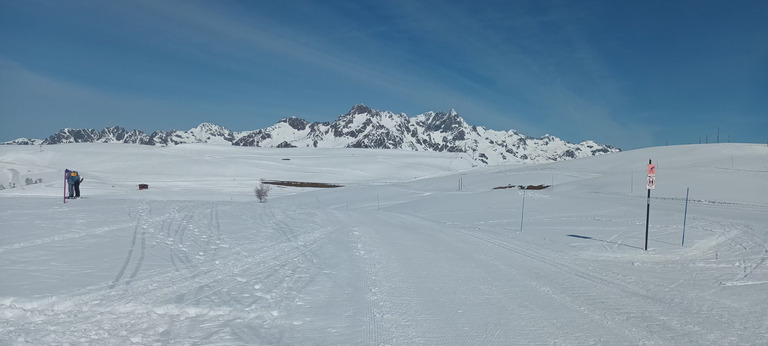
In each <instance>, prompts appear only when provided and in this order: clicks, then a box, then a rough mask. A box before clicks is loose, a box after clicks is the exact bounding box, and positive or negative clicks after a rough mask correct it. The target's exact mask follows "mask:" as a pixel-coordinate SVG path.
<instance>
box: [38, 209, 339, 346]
mask: <svg viewBox="0 0 768 346" xmlns="http://www.w3.org/2000/svg"><path fill="white" fill-rule="evenodd" d="M154 207H155V206H154V205H152V204H151V202H146V203H145V204H143V205H141V206H140V207H139V212H138V215H136V216H135V223H134V225H133V235H132V237H131V238H130V244H128V247H127V250H126V257H125V260H124V262H123V265H122V266H121V267H120V269H119V271H118V272H117V274H116V276H115V278H114V279H113V280H112V281H110V282H104V283H102V284H99V285H95V286H91V287H89V288H87V289H85V290H82V291H80V292H77V293H74V294H71V295H68V296H63V297H57V298H56V299H51V300H50V301H49V302H47V303H40V304H37V306H36V307H34V310H37V311H40V313H42V314H43V315H46V316H50V317H51V318H57V319H63V320H73V323H77V322H76V321H78V320H80V321H81V322H82V323H86V322H84V320H89V321H92V320H99V321H102V320H104V322H99V323H96V324H94V325H93V326H92V327H89V328H91V329H93V330H94V331H93V333H98V329H99V328H109V327H108V326H106V325H105V324H108V323H107V322H106V320H109V319H110V317H109V316H110V315H113V314H116V315H131V314H137V315H142V314H146V313H149V314H157V313H160V314H162V313H163V311H168V312H169V313H171V314H176V313H182V314H186V312H183V311H186V310H185V309H188V308H191V309H192V310H189V311H193V313H194V311H198V310H201V311H209V312H208V313H212V316H210V323H207V324H206V327H205V328H202V329H200V330H195V331H188V332H187V333H186V334H189V333H191V334H192V335H184V334H177V333H182V332H183V330H178V331H175V332H174V331H173V330H166V331H165V332H164V333H165V334H167V335H165V334H164V335H165V336H163V335H155V337H156V338H157V339H151V340H162V339H164V338H165V339H167V340H204V339H205V338H209V339H210V338H214V336H215V338H216V339H220V340H230V341H232V342H235V341H236V342H241V341H243V340H251V341H253V342H254V343H264V342H266V343H270V340H272V341H278V340H280V337H279V333H280V331H279V330H271V329H270V328H269V327H263V328H255V327H254V325H253V324H252V323H254V322H255V323H256V326H258V325H260V324H266V325H269V324H271V321H273V320H274V319H275V318H278V317H279V311H280V310H281V309H282V308H283V306H281V305H282V304H286V303H289V302H291V301H292V300H291V299H290V296H286V295H295V294H297V292H301V291H302V290H303V289H304V288H305V287H306V286H307V285H308V284H309V282H310V280H311V278H310V276H309V275H306V273H304V272H305V271H307V270H308V269H309V268H310V267H311V266H312V260H313V258H314V255H313V252H315V251H317V249H318V248H319V247H320V246H322V245H323V243H324V238H325V234H326V233H327V232H328V229H324V228H321V227H317V226H316V225H312V226H311V227H308V229H302V228H301V227H300V225H301V222H305V221H304V220H292V219H290V217H289V218H286V217H285V216H284V215H281V216H280V217H278V216H277V215H275V213H274V211H270V212H269V213H267V214H263V215H262V216H260V217H258V218H257V219H256V220H254V221H257V222H254V232H258V233H256V235H255V236H254V237H253V239H252V240H250V241H245V242H243V241H242V240H241V241H238V242H234V241H230V240H228V239H227V237H226V235H225V233H224V232H222V229H221V225H220V224H219V221H218V213H219V211H218V208H217V206H216V205H215V204H211V203H188V204H176V205H171V206H170V207H158V208H154ZM163 208H169V209H163ZM153 213H156V214H158V215H157V216H154V215H153ZM286 219H287V220H286ZM294 221H295V223H297V224H288V222H294ZM297 226H298V227H297ZM259 229H260V230H259ZM267 239H269V241H264V240H267ZM163 247H167V248H168V251H170V254H169V255H170V257H167V258H166V260H169V258H170V259H173V260H172V261H173V265H172V266H169V267H166V268H161V269H143V268H147V266H146V265H144V264H145V263H144V261H145V258H146V256H147V255H148V254H154V255H155V256H157V254H158V253H162V249H163ZM158 258H161V259H162V257H158ZM169 261H170V260H169ZM169 264H170V263H169ZM254 285H256V287H254ZM254 292H261V293H257V294H254ZM219 307H221V308H219ZM175 311H176V312H175ZM57 316H58V317H57ZM142 320H144V319H140V320H137V321H136V323H137V325H136V326H134V327H135V328H139V330H141V329H143V328H145V327H143V326H140V325H138V324H140V323H145V322H141V321H142ZM246 321H252V322H249V325H250V326H246V325H244V324H243V323H245V322H246ZM24 328H32V329H34V328H44V323H43V322H42V321H38V322H36V323H35V324H34V325H27V326H25V327H24ZM125 328H131V327H130V326H124V327H123V329H125ZM127 331H128V332H130V330H127ZM273 333H277V334H273ZM41 334H45V333H41ZM238 335H239V336H238ZM233 337H234V338H236V339H231V338H233ZM145 340H147V339H145ZM70 341H71V340H70ZM278 342H279V341H278Z"/></svg>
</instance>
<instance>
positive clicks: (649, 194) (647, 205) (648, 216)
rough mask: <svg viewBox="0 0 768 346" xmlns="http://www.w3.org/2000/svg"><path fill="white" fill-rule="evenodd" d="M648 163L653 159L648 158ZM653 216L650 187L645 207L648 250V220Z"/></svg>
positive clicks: (646, 246) (646, 244)
mask: <svg viewBox="0 0 768 346" xmlns="http://www.w3.org/2000/svg"><path fill="white" fill-rule="evenodd" d="M648 164H649V165H650V164H651V159H648ZM650 216H651V189H648V199H647V200H646V209H645V251H648V221H649V220H650Z"/></svg>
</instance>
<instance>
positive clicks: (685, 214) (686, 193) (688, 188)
mask: <svg viewBox="0 0 768 346" xmlns="http://www.w3.org/2000/svg"><path fill="white" fill-rule="evenodd" d="M690 190H691V188H690V187H686V188H685V213H683V241H682V242H680V246H685V221H686V220H687V219H688V192H690Z"/></svg>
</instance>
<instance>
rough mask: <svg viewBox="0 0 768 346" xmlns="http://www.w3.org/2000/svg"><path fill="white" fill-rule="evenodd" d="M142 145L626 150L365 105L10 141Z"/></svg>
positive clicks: (529, 156)
mask: <svg viewBox="0 0 768 346" xmlns="http://www.w3.org/2000/svg"><path fill="white" fill-rule="evenodd" d="M83 142H97V143H135V144H144V145H177V144H184V143H216V144H224V145H236V146H252V147H272V148H291V147H316V148H378V149H406V150H416V151H441V152H444V151H447V152H457V153H467V154H468V156H469V157H471V158H472V159H473V160H475V161H476V162H478V163H482V164H503V163H520V162H551V161H559V160H566V159H572V158H578V157H586V156H594V155H600V154H605V153H610V152H616V151H619V150H618V149H616V148H613V147H611V146H606V145H601V144H597V143H595V142H593V141H591V140H588V141H584V142H581V143H578V144H574V143H568V142H566V141H563V140H561V139H559V138H557V137H554V136H551V135H549V134H547V135H545V136H542V137H541V138H532V137H528V136H525V135H522V134H520V133H518V132H517V131H515V130H509V131H494V130H487V129H485V128H484V127H482V126H471V125H469V124H468V123H467V122H466V121H465V120H464V119H463V118H462V117H461V116H460V115H459V113H458V112H457V111H456V110H454V109H451V110H450V111H449V112H426V113H423V114H420V115H417V116H415V117H410V118H409V117H408V116H407V115H406V114H403V113H400V114H395V113H392V112H390V111H379V110H375V109H372V108H370V107H368V106H366V105H364V104H357V105H355V106H353V107H352V108H351V109H350V110H349V112H347V113H345V114H342V115H340V116H339V117H338V118H337V119H336V120H335V121H333V122H331V123H328V122H311V123H310V122H308V121H307V120H304V119H301V118H298V117H288V118H283V119H281V120H280V121H278V122H277V123H276V124H275V125H272V126H270V127H268V128H265V129H260V130H254V131H244V132H232V131H231V130H229V129H227V128H225V127H222V126H219V125H216V124H212V123H202V124H200V125H198V126H197V127H195V128H193V129H190V130H187V131H177V130H169V131H155V132H153V133H151V134H149V135H147V134H145V133H143V132H142V131H139V130H132V131H127V130H125V129H124V128H122V127H119V126H113V127H107V128H104V129H103V130H100V131H97V130H94V129H71V128H66V129H62V130H60V131H59V132H57V133H56V134H54V135H52V136H50V137H48V138H47V139H45V140H42V141H41V140H29V139H25V138H20V139H18V140H16V141H11V142H6V143H4V144H59V143H83Z"/></svg>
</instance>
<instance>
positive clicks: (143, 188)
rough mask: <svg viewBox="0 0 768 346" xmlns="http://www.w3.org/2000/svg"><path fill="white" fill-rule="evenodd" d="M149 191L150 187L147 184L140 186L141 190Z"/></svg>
mask: <svg viewBox="0 0 768 346" xmlns="http://www.w3.org/2000/svg"><path fill="white" fill-rule="evenodd" d="M146 189H149V185H147V184H139V190H146Z"/></svg>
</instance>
